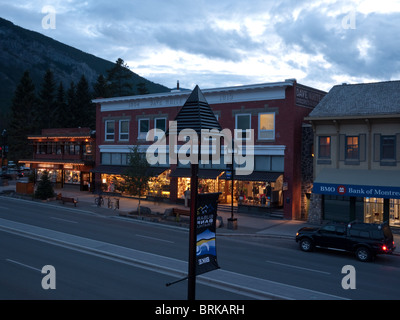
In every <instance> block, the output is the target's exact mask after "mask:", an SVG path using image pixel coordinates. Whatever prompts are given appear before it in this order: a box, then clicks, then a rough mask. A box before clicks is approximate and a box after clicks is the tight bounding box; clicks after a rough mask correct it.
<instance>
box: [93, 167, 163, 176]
mask: <svg viewBox="0 0 400 320" xmlns="http://www.w3.org/2000/svg"><path fill="white" fill-rule="evenodd" d="M127 168H128V167H127V166H106V165H100V166H97V167H96V168H94V169H93V170H92V172H93V173H103V174H115V175H123V174H125V172H126V170H127ZM167 169H169V168H165V167H150V168H148V169H147V172H146V175H148V176H152V177H156V176H159V175H160V174H161V173H163V172H164V171H165V170H167Z"/></svg>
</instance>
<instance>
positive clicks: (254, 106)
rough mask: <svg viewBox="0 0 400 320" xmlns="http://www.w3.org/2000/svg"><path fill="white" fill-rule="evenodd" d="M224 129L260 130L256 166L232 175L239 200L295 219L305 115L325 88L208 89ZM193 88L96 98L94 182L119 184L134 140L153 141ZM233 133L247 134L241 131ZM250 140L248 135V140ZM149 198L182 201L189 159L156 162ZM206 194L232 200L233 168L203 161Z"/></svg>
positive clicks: (143, 144) (287, 84)
mask: <svg viewBox="0 0 400 320" xmlns="http://www.w3.org/2000/svg"><path fill="white" fill-rule="evenodd" d="M202 92H203V94H204V96H205V98H206V100H207V102H208V103H209V105H210V106H211V108H212V110H213V112H214V114H215V116H216V118H217V120H218V121H219V123H220V125H221V127H222V128H223V129H224V128H228V129H230V130H231V131H232V132H233V131H234V129H253V130H254V137H253V138H254V171H253V173H251V174H250V175H246V176H235V177H234V179H235V180H234V181H235V182H234V201H235V203H238V204H239V205H240V206H241V207H242V209H243V210H245V209H247V210H250V211H261V212H262V211H268V210H267V209H266V208H268V207H270V206H279V207H283V209H284V217H285V218H288V219H296V218H299V217H300V211H301V192H302V191H301V183H302V179H301V151H302V124H303V119H304V117H306V116H307V115H308V114H309V113H310V112H311V111H312V109H313V108H314V107H315V106H316V105H317V104H318V102H319V101H320V100H321V99H322V97H323V96H324V95H325V92H323V91H320V90H317V89H314V88H310V87H307V86H304V85H301V84H298V83H297V82H296V80H294V79H288V80H285V81H283V82H275V83H264V84H254V85H245V86H234V87H225V88H213V89H202ZM190 93H191V91H189V90H179V89H177V90H172V91H171V92H169V93H159V94H148V95H138V96H131V97H115V98H107V99H100V98H99V99H95V100H94V101H93V102H95V103H97V114H96V137H97V138H96V139H97V148H96V168H95V170H94V171H95V172H96V178H95V180H96V182H97V183H101V184H102V188H103V190H106V191H107V190H108V191H115V190H118V183H119V181H120V179H121V176H120V175H121V174H122V173H123V170H124V166H126V165H127V161H128V160H127V159H128V157H129V153H130V151H131V148H132V146H134V145H138V146H139V150H140V151H141V152H146V150H147V147H148V146H149V145H151V144H152V143H153V142H149V141H146V134H147V132H148V131H149V130H150V129H154V128H157V129H161V130H163V131H165V130H166V129H168V124H169V121H173V120H174V119H175V117H176V115H177V114H178V112H179V110H180V108H181V107H182V106H183V105H184V103H185V101H186V99H187V98H188V96H189V95H190ZM235 139H245V138H243V137H242V136H240V137H239V136H237V137H235ZM243 142H244V143H245V142H246V141H243ZM153 169H154V171H153V175H154V178H153V179H152V181H151V182H150V184H151V185H150V191H149V194H148V196H149V197H155V196H157V197H166V198H169V201H172V202H180V201H182V202H183V200H184V191H185V190H186V189H187V188H188V186H189V185H190V184H189V182H190V169H189V165H181V164H180V163H178V164H177V165H172V164H171V165H169V164H166V165H158V166H157V167H154V168H153ZM199 169H200V170H199V186H200V189H199V191H200V192H221V193H222V195H221V198H220V201H221V202H222V203H224V202H226V203H230V201H231V192H230V190H231V185H230V184H231V181H230V180H229V179H227V177H226V174H225V172H226V170H227V166H226V165H225V164H224V163H220V164H216V165H215V164H208V165H205V164H200V165H199Z"/></svg>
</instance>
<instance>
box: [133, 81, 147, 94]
mask: <svg viewBox="0 0 400 320" xmlns="http://www.w3.org/2000/svg"><path fill="white" fill-rule="evenodd" d="M136 87H137V90H138V92H139V94H148V93H150V92H149V90H148V89H147V87H146V83H144V82H140V83H138V84H137V85H136Z"/></svg>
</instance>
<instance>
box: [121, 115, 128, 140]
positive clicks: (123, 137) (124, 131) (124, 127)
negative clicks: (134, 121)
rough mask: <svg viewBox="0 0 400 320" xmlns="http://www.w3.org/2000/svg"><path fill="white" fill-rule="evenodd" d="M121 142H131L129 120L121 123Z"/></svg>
mask: <svg viewBox="0 0 400 320" xmlns="http://www.w3.org/2000/svg"><path fill="white" fill-rule="evenodd" d="M119 140H124V141H128V140H129V120H120V121H119Z"/></svg>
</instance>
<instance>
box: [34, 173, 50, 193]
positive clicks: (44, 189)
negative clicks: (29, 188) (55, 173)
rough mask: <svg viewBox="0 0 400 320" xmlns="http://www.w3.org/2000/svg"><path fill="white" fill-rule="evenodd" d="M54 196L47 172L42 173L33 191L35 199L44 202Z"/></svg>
mask: <svg viewBox="0 0 400 320" xmlns="http://www.w3.org/2000/svg"><path fill="white" fill-rule="evenodd" d="M54 196H55V194H54V189H53V185H52V184H51V181H50V179H49V174H48V172H47V171H44V172H43V174H42V177H41V179H40V181H39V184H38V186H37V189H36V191H35V198H37V199H41V200H46V199H48V198H52V197H54Z"/></svg>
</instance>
